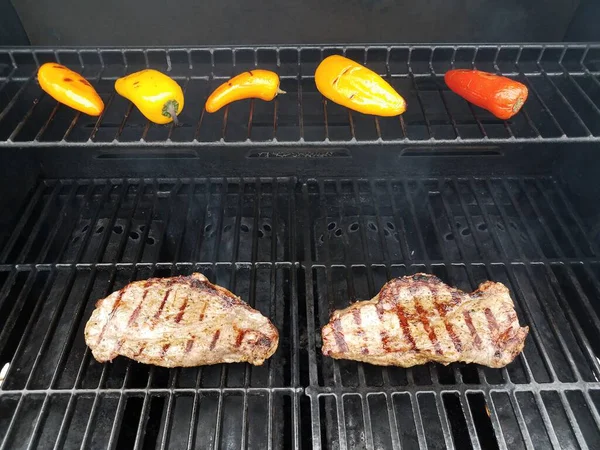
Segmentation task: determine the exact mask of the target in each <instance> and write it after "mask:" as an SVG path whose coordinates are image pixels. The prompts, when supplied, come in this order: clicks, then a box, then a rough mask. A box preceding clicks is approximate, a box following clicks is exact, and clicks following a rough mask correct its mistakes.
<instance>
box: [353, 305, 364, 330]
mask: <svg viewBox="0 0 600 450" xmlns="http://www.w3.org/2000/svg"><path fill="white" fill-rule="evenodd" d="M352 316H353V317H354V323H355V324H356V326H357V327H360V326H361V324H362V318H361V317H360V310H358V309H353V310H352ZM360 331H362V330H360Z"/></svg>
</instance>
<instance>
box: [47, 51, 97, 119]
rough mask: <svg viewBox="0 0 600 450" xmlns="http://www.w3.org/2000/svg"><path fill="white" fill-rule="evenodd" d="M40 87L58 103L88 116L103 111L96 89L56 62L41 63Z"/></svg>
mask: <svg viewBox="0 0 600 450" xmlns="http://www.w3.org/2000/svg"><path fill="white" fill-rule="evenodd" d="M38 81H39V82H40V86H41V88H42V89H43V90H44V91H46V92H47V93H48V94H49V95H50V96H51V97H52V98H54V99H55V100H56V101H58V102H60V103H64V104H65V105H67V106H69V107H71V108H73V109H76V110H77V111H81V112H83V113H85V114H89V115H90V116H99V115H100V114H102V111H104V102H103V101H102V99H101V98H100V96H99V95H98V93H97V92H96V89H94V87H93V86H92V85H91V84H90V83H89V81H88V80H86V79H85V78H83V77H82V76H81V75H79V74H78V73H77V72H73V71H72V70H71V69H69V68H68V67H65V66H63V65H61V64H58V63H46V64H43V65H42V66H41V67H40V68H39V70H38Z"/></svg>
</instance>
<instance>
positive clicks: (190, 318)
mask: <svg viewBox="0 0 600 450" xmlns="http://www.w3.org/2000/svg"><path fill="white" fill-rule="evenodd" d="M85 342H86V343H87V345H88V346H89V347H90V348H91V349H92V354H93V355H94V358H96V360H97V361H98V362H106V361H111V360H112V359H114V358H115V357H116V356H118V355H123V356H126V357H128V358H131V359H134V360H136V361H139V362H142V363H145V364H154V365H157V366H163V367H190V366H199V365H204V364H217V363H222V362H227V363H232V362H243V361H247V362H249V363H251V364H254V365H261V364H262V363H263V361H264V360H265V359H267V358H269V357H271V355H273V353H275V350H276V349H277V345H278V343H279V333H278V332H277V329H276V328H275V327H274V326H273V324H272V323H271V322H270V321H269V319H267V318H266V317H264V316H263V315H262V314H261V313H260V312H258V311H256V310H255V309H252V308H251V307H250V306H248V305H247V304H246V303H244V302H243V301H242V300H241V299H240V298H239V297H236V296H235V295H233V294H232V293H231V292H229V291H228V290H227V289H225V288H222V287H220V286H215V285H214V284H211V283H210V282H209V281H208V279H207V278H206V277H205V276H204V275H202V274H199V273H194V274H193V275H191V276H180V277H173V278H150V279H149V280H145V281H136V282H134V283H131V284H128V285H127V286H125V287H124V288H123V289H121V290H120V291H117V292H113V293H112V294H111V295H109V296H108V297H106V298H103V299H101V300H98V302H97V303H96V309H95V310H94V312H93V313H92V317H91V318H90V320H89V321H88V323H87V325H86V327H85Z"/></svg>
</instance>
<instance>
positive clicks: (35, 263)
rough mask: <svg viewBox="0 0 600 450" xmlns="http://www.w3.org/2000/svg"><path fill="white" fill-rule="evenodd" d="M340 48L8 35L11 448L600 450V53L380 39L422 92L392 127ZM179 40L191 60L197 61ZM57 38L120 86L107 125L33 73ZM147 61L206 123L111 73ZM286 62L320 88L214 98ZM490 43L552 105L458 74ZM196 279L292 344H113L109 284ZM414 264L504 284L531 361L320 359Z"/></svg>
mask: <svg viewBox="0 0 600 450" xmlns="http://www.w3.org/2000/svg"><path fill="white" fill-rule="evenodd" d="M557 49H558V50H557ZM330 50H332V49H330V48H318V49H311V48H307V49H304V48H302V49H297V48H294V49H284V48H255V49H224V50H222V49H198V50H194V49H179V50H164V49H156V50H145V51H141V50H140V51H137V50H101V51H95V50H94V51H92V50H84V49H74V50H65V51H62V50H61V51H60V52H50V51H48V50H35V51H22V50H18V51H17V50H14V51H5V53H4V54H5V55H8V57H9V62H8V63H7V68H6V69H2V70H0V73H2V74H4V75H3V76H4V81H3V84H2V90H1V91H0V100H1V102H2V103H0V106H1V107H2V113H0V130H1V132H0V135H1V136H2V137H1V138H0V146H1V147H4V148H3V149H2V151H3V152H4V155H3V157H2V158H3V165H4V167H3V169H2V170H3V179H2V181H1V187H2V189H3V192H4V193H5V196H4V197H5V198H4V199H2V200H0V211H1V212H2V214H0V368H1V367H2V366H4V365H5V364H9V366H8V372H7V373H6V375H5V377H4V381H3V382H2V384H1V386H0V447H1V448H2V449H4V448H6V449H13V448H21V447H23V448H34V447H37V446H39V447H52V446H54V445H56V446H58V447H60V446H64V447H65V448H73V447H82V448H83V447H92V448H105V447H109V448H244V447H246V446H247V447H250V448H294V447H296V448H315V449H318V448H334V449H335V448H340V449H345V448H394V449H400V448H402V449H411V448H425V447H427V448H444V447H449V448H452V447H454V448H460V449H463V448H474V449H477V448H501V449H505V448H510V449H513V448H551V447H555V448H559V447H563V448H578V447H580V448H594V446H595V445H596V443H597V442H600V415H599V411H600V382H599V381H598V377H599V376H600V361H599V360H598V357H597V355H598V354H600V345H599V344H598V342H600V318H599V314H600V302H599V300H598V299H599V297H600V259H599V258H598V251H599V250H598V248H599V247H598V246H599V232H600V227H599V224H600V221H599V220H598V218H599V217H600V215H599V213H600V211H598V208H597V206H596V204H597V203H595V202H597V200H598V192H596V188H595V187H594V186H593V184H594V183H592V181H593V180H594V178H593V177H594V173H597V170H598V164H597V163H596V162H594V153H595V152H597V145H595V143H596V142H597V141H598V140H599V138H600V136H597V135H596V133H594V131H593V130H594V128H593V127H594V126H595V125H594V124H595V123H600V122H598V121H597V117H596V116H597V115H598V114H600V109H598V108H599V107H600V99H596V97H595V95H597V94H600V82H599V81H598V79H597V75H598V74H597V73H596V72H595V71H594V69H595V68H596V66H595V62H594V56H593V55H595V54H597V53H596V49H595V48H594V47H588V46H573V47H572V48H571V47H560V48H558V47H557V48H554V47H548V48H546V47H543V48H542V47H539V48H538V47H520V46H507V47H499V46H496V47H494V46H490V47H485V46H484V47H427V48H424V47H423V48H421V47H419V48H413V47H411V48H403V47H399V48H396V47H385V48H384V49H383V50H381V51H379V49H371V48H370V47H369V48H362V49H358V50H357V51H358V55H363V56H362V58H371V56H372V55H380V57H381V59H382V60H380V61H379V62H380V63H381V70H382V71H383V72H387V73H388V74H389V75H390V77H391V79H392V81H393V82H397V83H398V86H404V88H401V92H402V93H403V94H406V95H407V98H408V102H409V105H411V106H413V107H412V108H411V109H409V112H408V113H407V114H406V115H404V116H403V117H402V118H401V119H398V118H395V119H390V120H389V121H388V119H373V118H368V117H364V116H360V117H359V116H358V115H355V114H350V113H348V112H347V111H346V110H342V109H341V108H338V107H336V106H333V105H330V104H325V103H324V102H323V100H322V98H321V97H320V95H317V94H316V90H315V87H314V82H313V81H312V80H311V78H310V75H311V74H312V73H313V71H314V65H315V64H316V62H315V64H312V65H311V60H310V59H308V60H306V59H302V58H303V57H304V56H303V55H305V54H306V55H313V56H312V58H313V59H314V61H318V60H319V59H320V58H321V57H322V56H323V55H325V54H327V52H329V51H330ZM351 50H352V49H350V48H347V49H346V53H347V54H348V56H352V57H354V58H355V59H357V60H361V58H360V57H358V56H356V55H354V54H352V53H351ZM405 50H406V51H405ZM396 51H398V52H400V53H399V54H400V55H404V59H403V60H402V59H401V58H400V57H397V58H398V59H394V56H393V55H396V53H395V52H396ZM402 52H404V53H402ZM536 52H537V53H536ZM572 52H573V53H572ZM288 53H289V54H290V55H291V56H290V59H289V60H288V59H287V56H285V55H288ZM179 54H181V57H182V58H183V57H185V58H189V59H184V60H183V63H181V64H182V65H183V67H181V68H180V69H181V72H177V70H179V69H178V67H179V63H178V62H177V61H179V60H177V59H176V58H175V55H179ZM221 54H224V55H229V57H230V58H231V59H224V60H223V59H220V58H221V56H218V55H221ZM421 54H423V55H425V56H426V57H423V58H421V59H418V58H417V56H416V55H421ZM41 55H47V56H48V57H52V58H54V57H55V56H58V57H59V58H60V61H62V62H65V61H64V59H65V58H67V56H65V55H71V56H73V57H75V58H77V59H76V60H75V65H77V64H78V63H77V61H79V63H80V64H84V71H83V73H84V74H85V75H87V76H88V77H91V78H92V80H93V79H94V78H95V79H96V86H98V87H99V88H100V93H101V94H104V95H105V96H108V97H107V98H105V101H107V104H108V102H110V106H109V107H108V108H107V111H106V113H105V114H104V116H103V117H101V118H99V119H97V120H96V121H90V118H88V117H85V116H82V115H79V114H77V113H74V112H73V111H71V110H69V109H68V108H66V107H63V106H59V105H57V104H56V103H55V102H53V101H52V100H51V99H49V98H48V97H47V96H40V92H41V91H40V90H39V87H38V86H37V85H36V82H35V81H34V79H33V78H31V77H32V74H33V73H34V70H35V64H37V63H38V62H41V61H42V60H43V58H42V56H41ZM90 55H91V56H90ZM107 55H116V56H115V57H116V58H124V57H125V56H126V57H127V58H126V59H125V60H123V59H120V60H116V61H115V62H111V63H108V62H107V59H108V56H107ZM130 55H139V57H140V58H142V59H141V60H139V61H138V63H139V64H142V65H143V66H145V64H150V65H151V66H152V67H156V68H159V69H160V68H162V69H163V70H164V69H166V68H167V67H171V69H172V71H173V73H174V74H175V75H176V76H181V77H183V78H181V80H184V81H182V83H183V84H184V85H185V86H186V94H187V96H188V97H187V98H188V100H187V102H186V109H185V110H184V113H183V116H184V117H183V122H184V126H183V127H181V128H173V127H169V126H167V127H159V126H155V125H149V124H148V123H147V122H146V121H145V120H141V117H142V116H141V115H140V114H139V112H137V110H135V108H133V107H132V106H131V105H130V104H129V103H127V102H125V101H124V100H123V99H120V98H118V97H115V96H113V95H112V94H110V92H111V89H112V87H111V86H112V81H111V80H114V78H115V77H117V76H119V75H122V74H124V73H126V72H129V71H133V70H135V69H136V66H135V64H134V63H133V61H134V59H133V56H130ZM200 55H205V56H203V57H201V56H200ZM240 55H246V56H240ZM264 55H271V56H272V57H274V59H273V60H272V61H271V62H272V63H273V64H274V65H275V67H276V68H278V69H279V70H280V72H281V73H282V74H283V75H284V85H283V88H284V89H285V90H288V91H290V87H291V86H292V87H293V86H295V87H296V90H293V89H291V92H294V93H295V92H297V93H298V95H297V96H295V95H292V94H290V95H289V96H287V97H283V96H282V97H281V98H280V99H279V100H278V101H276V102H274V103H262V102H258V101H257V102H241V103H239V104H236V105H234V106H232V107H230V108H229V109H228V110H227V111H224V112H223V113H222V114H220V115H218V114H217V115H214V116H208V115H206V114H204V115H203V114H202V113H201V112H200V109H201V107H202V104H203V100H202V99H203V98H204V97H205V96H206V90H207V89H208V88H209V86H214V84H217V83H218V79H219V78H223V77H226V76H228V75H230V74H231V73H233V72H234V71H235V72H237V71H239V70H243V69H242V67H244V64H249V65H251V66H254V64H256V63H257V62H258V63H259V65H260V66H261V67H265V65H267V62H268V61H269V60H268V59H267V60H266V62H265V60H263V59H261V58H266V56H264ZM442 55H443V56H442ZM481 55H491V56H490V61H491V62H492V64H493V65H494V67H497V68H500V69H501V70H503V69H502V68H503V67H504V66H503V65H502V64H503V63H504V62H506V60H507V58H508V57H506V58H505V57H503V55H512V56H511V57H510V59H509V60H508V63H507V64H508V65H509V66H510V67H513V69H511V70H514V67H516V66H515V63H517V64H518V67H520V68H523V69H522V71H518V72H515V73H514V75H515V76H517V77H519V76H521V77H524V79H525V80H526V81H527V82H528V83H530V89H532V92H531V94H533V95H532V97H533V99H532V100H530V101H529V102H528V103H527V105H526V107H525V108H524V111H523V113H520V114H519V115H518V116H517V117H516V118H515V119H513V120H512V121H511V122H503V121H498V120H497V119H492V118H490V117H487V116H486V115H485V114H486V113H484V112H483V111H481V110H477V109H476V108H471V107H469V106H468V105H467V104H466V103H464V102H463V101H462V100H460V99H458V98H452V96H451V94H450V93H449V92H448V91H447V90H446V88H445V87H442V85H443V81H441V79H440V75H439V74H441V73H443V71H444V70H445V69H443V68H444V67H446V68H449V67H450V66H452V65H454V66H457V67H458V66H460V65H461V64H463V63H464V64H466V65H469V64H471V62H472V61H475V62H476V63H477V66H478V67H479V62H480V60H481V61H482V58H483V56H481ZM551 55H552V58H551V57H550V56H551ZM572 55H576V56H572ZM165 57H166V58H167V59H166V61H167V66H165V65H164V64H165V60H164V59H161V58H165ZM88 58H95V59H93V61H100V62H103V64H99V66H98V67H99V69H100V72H98V71H96V72H88V71H87V70H88V64H90V63H89V62H88V61H89V59H88ZM155 58H158V59H155ZM202 58H204V59H202ZM207 58H208V59H207ZM135 61H137V60H135ZM169 61H170V62H169ZM202 61H204V62H203V63H202ZM290 61H291V62H290ZM377 61H378V60H377V59H375V60H372V59H367V62H368V63H369V64H373V65H372V66H373V67H376V66H377V65H376V64H375V63H376V62H377ZM526 61H527V62H528V63H531V62H532V61H533V62H535V64H533V63H532V64H533V65H531V66H529V64H527V65H525V62H526ZM124 62H126V63H127V64H128V65H127V66H125V65H124ZM288 62H289V67H288ZM232 63H234V64H235V65H233V64H232ZM571 63H572V64H573V65H570V64H571ZM92 65H93V64H92ZM80 67H81V66H80ZM90 67H92V66H90ZM198 67H200V68H201V70H206V73H202V74H199V73H196V71H197V70H200V69H198ZM400 67H403V68H404V69H400ZM525 67H526V68H525ZM551 67H554V70H553V71H552V70H550V69H551ZM267 68H268V65H267ZM482 68H483V67H482ZM534 69H535V70H534ZM567 69H568V71H567ZM90 70H96V69H90ZM402 70H406V71H405V72H403V71H402ZM509 73H513V72H510V71H509ZM285 83H288V84H289V85H288V86H286V85H285ZM403 83H404V84H403ZM102 86H104V88H102ZM200 87H202V89H200ZM534 87H535V91H534V90H533V89H534ZM102 89H104V91H103V90H102ZM197 89H200V90H197ZM199 92H204V93H203V94H198V96H195V95H192V94H193V93H199ZM202 95H204V97H202ZM190 96H191V97H190ZM411 98H412V99H413V100H412V101H411ZM34 99H38V100H37V102H36V101H34ZM576 99H579V100H576ZM536 100H537V101H536ZM286 103H287V105H286ZM450 105H455V106H450ZM540 105H544V106H540ZM585 105H587V107H586V106H585ZM459 107H460V108H462V111H463V113H458V109H454V108H459ZM409 108H410V106H409ZM411 111H412V112H411ZM419 114H421V115H420V118H417V116H419ZM461 114H462V115H461ZM359 130H361V131H359ZM365 130H371V131H372V132H373V133H374V134H373V135H372V136H371V137H370V138H367V137H366V134H363V131H365ZM384 130H387V131H389V132H390V133H396V135H394V136H395V137H392V138H389V139H388V138H387V137H386V136H388V137H389V136H391V135H389V134H386V133H387V132H384ZM468 130H471V131H468ZM552 130H553V131H552ZM577 130H579V131H577ZM205 132H206V133H208V134H204V133H205ZM471 132H472V133H473V134H472V135H471V134H469V133H471ZM477 133H479V134H477ZM527 133H529V134H527ZM202 136H204V137H205V139H204V140H203V139H202ZM469 136H471V137H469ZM168 139H170V140H168ZM338 141H339V142H338ZM288 144H289V145H288ZM595 159H597V158H595ZM582 180H583V181H582ZM17 205H18V207H17ZM194 271H199V272H202V273H204V274H205V275H206V276H207V277H208V278H209V279H210V280H211V281H212V282H215V283H217V284H220V285H222V286H224V287H226V288H228V289H230V290H232V291H233V292H235V293H236V294H238V295H240V296H241V297H242V298H243V299H245V300H246V301H248V302H249V303H250V304H251V305H252V306H254V307H255V308H257V309H259V310H260V311H261V312H262V313H263V314H265V315H266V316H268V317H270V318H271V320H272V321H273V323H274V324H275V326H277V328H278V329H279V331H280V347H279V349H278V351H277V352H276V354H275V355H274V356H273V357H272V358H271V359H270V360H268V361H267V362H265V364H264V366H261V367H251V366H248V365H243V364H232V365H218V366H207V367H200V368H191V369H174V370H167V369H163V368H158V367H150V366H145V365H141V364H138V363H135V362H133V361H129V360H127V359H125V358H117V359H116V360H115V361H114V362H113V363H110V364H103V365H102V364H98V363H96V362H95V361H94V360H93V358H92V357H91V354H90V352H89V351H88V350H87V348H86V346H85V342H84V339H83V327H84V326H85V323H86V321H87V319H88V318H89V316H90V314H91V311H92V309H93V308H94V303H95V301H96V300H97V299H99V298H101V297H103V296H105V295H107V294H108V293H110V292H112V291H113V290H116V289H119V288H121V287H123V286H124V285H126V284H127V283H129V282H130V281H132V280H138V279H145V278H148V277H151V276H171V275H178V274H190V273H192V272H194ZM415 272H428V273H433V274H435V275H437V276H439V277H440V278H441V279H442V280H443V281H445V282H447V283H449V284H451V285H454V286H457V287H459V288H461V289H464V290H468V291H470V290H472V289H474V288H475V287H476V286H477V285H478V284H479V283H480V282H483V281H485V280H488V279H492V280H496V281H500V282H502V283H504V284H506V285H507V286H508V287H509V288H510V290H511V293H512V295H513V298H514V300H515V304H516V310H517V312H518V315H519V318H520V320H521V323H522V324H524V325H529V326H530V327H531V332H530V336H529V337H528V339H527V343H526V346H525V350H524V352H523V354H522V355H520V356H519V357H518V358H517V359H516V360H515V362H514V363H513V364H511V365H509V366H508V367H506V368H504V369H490V368H485V367H480V366H476V365H466V364H452V365H450V366H447V367H444V366H441V365H436V364H428V365H425V366H419V367H415V368H411V369H401V368H381V367H376V366H370V365H367V364H360V363H354V362H349V361H334V360H332V359H330V358H326V357H323V356H322V355H321V352H320V345H321V342H320V333H319V331H320V328H321V327H322V326H323V325H324V324H325V323H327V321H328V316H329V314H330V313H331V311H333V310H334V309H337V308H342V307H345V306H347V305H348V304H349V303H350V302H353V301H356V300H362V299H368V298H371V297H372V296H373V295H375V294H376V293H377V292H378V291H379V289H380V288H381V286H382V285H383V284H384V283H385V282H386V281H387V280H388V279H390V278H392V277H396V276H402V275H405V274H411V273H415Z"/></svg>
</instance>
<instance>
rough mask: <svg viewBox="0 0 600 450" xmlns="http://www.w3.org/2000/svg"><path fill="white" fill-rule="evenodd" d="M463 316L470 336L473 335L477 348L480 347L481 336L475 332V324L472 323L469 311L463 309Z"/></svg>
mask: <svg viewBox="0 0 600 450" xmlns="http://www.w3.org/2000/svg"><path fill="white" fill-rule="evenodd" d="M463 317H464V318H465V322H466V324H467V327H469V331H470V332H471V336H473V340H474V343H475V346H476V347H477V348H481V338H480V337H479V334H478V333H477V329H475V325H473V319H472V318H471V313H470V312H469V311H467V310H465V311H463Z"/></svg>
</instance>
